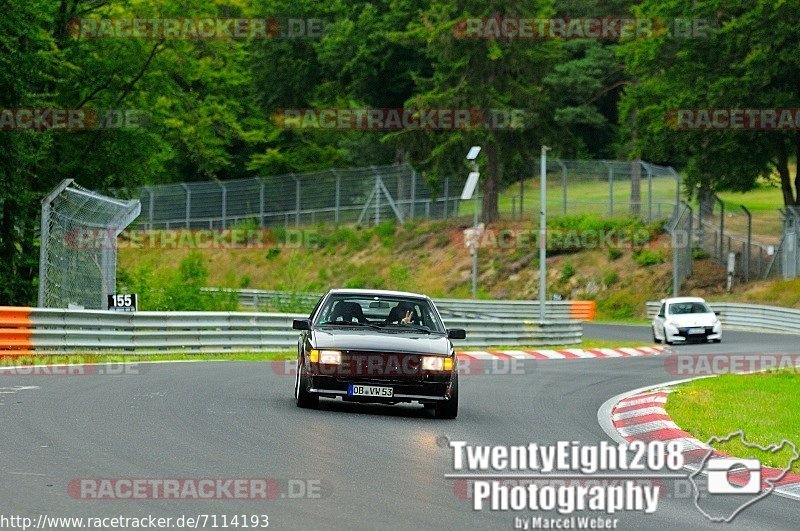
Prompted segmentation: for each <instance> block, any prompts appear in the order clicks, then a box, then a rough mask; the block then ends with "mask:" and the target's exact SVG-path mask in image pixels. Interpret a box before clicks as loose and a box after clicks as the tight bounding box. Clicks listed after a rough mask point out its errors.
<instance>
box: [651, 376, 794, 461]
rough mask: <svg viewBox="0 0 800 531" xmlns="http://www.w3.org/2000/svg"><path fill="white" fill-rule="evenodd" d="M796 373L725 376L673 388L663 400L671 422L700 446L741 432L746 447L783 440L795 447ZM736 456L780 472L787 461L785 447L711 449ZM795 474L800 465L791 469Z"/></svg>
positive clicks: (738, 445) (724, 445)
mask: <svg viewBox="0 0 800 531" xmlns="http://www.w3.org/2000/svg"><path fill="white" fill-rule="evenodd" d="M799 401H800V374H798V373H797V372H796V371H794V370H781V371H769V372H763V373H756V374H725V375H721V376H718V377H715V378H704V379H700V380H695V381H693V382H689V383H687V384H684V385H681V386H679V387H678V390H677V391H676V392H674V393H673V394H671V395H670V397H669V400H668V401H667V407H666V409H667V412H668V413H669V415H670V416H671V417H672V419H673V420H674V421H675V423H676V424H677V425H678V426H680V427H681V429H684V430H686V431H688V432H689V433H691V434H692V435H694V436H695V437H696V438H698V439H700V440H701V441H707V440H708V439H709V438H710V437H712V436H715V435H716V436H718V437H725V436H726V435H728V434H729V433H731V432H734V431H737V430H740V429H741V430H743V431H744V435H745V438H746V440H747V441H748V442H751V443H757V444H759V445H761V446H767V445H769V444H778V443H780V442H781V441H782V440H783V439H787V440H789V441H792V442H793V443H794V444H796V445H797V446H798V448H800V410H798V409H797V404H798V402H799ZM715 448H716V449H717V450H719V451H721V452H724V453H726V454H729V455H733V456H736V457H749V456H754V457H756V458H758V459H759V460H760V461H761V462H762V463H764V464H765V465H767V466H772V467H777V468H783V467H785V466H786V464H787V463H788V461H789V459H790V458H791V456H792V452H791V451H790V450H789V449H788V448H784V449H782V450H781V451H780V452H774V453H773V452H763V451H758V450H754V449H752V448H748V447H747V446H745V445H743V444H742V443H741V442H737V440H732V441H729V442H727V443H721V444H717V445H715ZM792 471H793V472H794V473H800V462H795V464H794V466H793V467H792Z"/></svg>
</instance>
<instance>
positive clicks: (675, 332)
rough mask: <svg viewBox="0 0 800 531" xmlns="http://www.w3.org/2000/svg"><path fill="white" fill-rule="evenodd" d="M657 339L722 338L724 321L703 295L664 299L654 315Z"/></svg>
mask: <svg viewBox="0 0 800 531" xmlns="http://www.w3.org/2000/svg"><path fill="white" fill-rule="evenodd" d="M653 341H655V342H656V343H661V342H662V341H663V342H665V343H666V344H667V345H672V344H673V343H686V342H689V341H712V342H716V343H719V342H720V341H722V323H720V322H719V319H718V318H717V313H715V312H714V311H713V310H711V308H709V307H708V304H707V303H706V301H705V300H703V299H701V298H700V297H674V298H672V299H662V301H661V307H660V308H659V310H658V314H657V315H656V316H655V318H654V319H653Z"/></svg>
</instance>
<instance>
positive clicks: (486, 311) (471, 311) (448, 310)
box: [205, 288, 595, 321]
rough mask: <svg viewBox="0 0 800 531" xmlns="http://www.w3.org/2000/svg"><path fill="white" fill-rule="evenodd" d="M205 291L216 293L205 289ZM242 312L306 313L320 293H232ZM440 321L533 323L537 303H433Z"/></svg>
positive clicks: (580, 315)
mask: <svg viewBox="0 0 800 531" xmlns="http://www.w3.org/2000/svg"><path fill="white" fill-rule="evenodd" d="M205 291H218V289H217V288H205ZM234 291H236V293H237V294H238V297H239V305H240V307H241V308H242V309H243V310H259V309H263V308H268V307H275V306H276V305H278V306H282V305H302V306H306V307H308V308H309V309H310V308H312V307H313V306H314V304H316V303H317V301H318V300H319V298H320V297H322V294H321V293H289V292H285V291H267V290H257V289H239V290H234ZM433 302H434V303H435V304H436V307H437V308H438V309H439V313H441V314H442V317H443V318H458V317H463V318H473V319H479V318H487V317H488V318H496V319H535V318H538V316H539V301H535V300H520V301H507V300H474V299H433ZM594 315H595V302H594V301H547V302H546V303H545V318H546V319H576V320H580V321H591V320H593V319H594Z"/></svg>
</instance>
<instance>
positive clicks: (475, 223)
mask: <svg viewBox="0 0 800 531" xmlns="http://www.w3.org/2000/svg"><path fill="white" fill-rule="evenodd" d="M473 169H474V171H478V165H477V164H475V165H474V166H473ZM473 200H474V201H475V206H474V207H473V209H472V210H473V213H472V230H474V231H475V245H473V246H472V298H473V299H476V298H477V297H478V238H477V234H478V191H477V190H475V193H474V194H473Z"/></svg>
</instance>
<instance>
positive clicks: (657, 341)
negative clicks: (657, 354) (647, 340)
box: [653, 328, 661, 345]
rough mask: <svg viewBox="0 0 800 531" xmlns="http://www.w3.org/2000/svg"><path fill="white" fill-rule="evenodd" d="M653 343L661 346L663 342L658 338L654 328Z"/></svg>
mask: <svg viewBox="0 0 800 531" xmlns="http://www.w3.org/2000/svg"><path fill="white" fill-rule="evenodd" d="M653 343H657V344H659V345H660V344H661V340H660V339H658V338H657V337H656V329H655V328H653Z"/></svg>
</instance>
